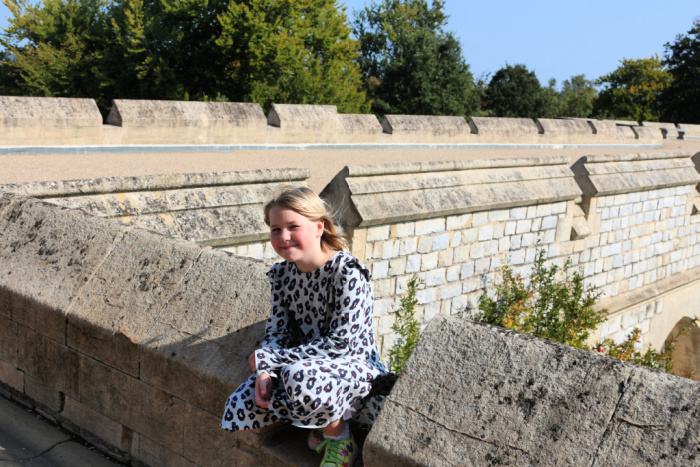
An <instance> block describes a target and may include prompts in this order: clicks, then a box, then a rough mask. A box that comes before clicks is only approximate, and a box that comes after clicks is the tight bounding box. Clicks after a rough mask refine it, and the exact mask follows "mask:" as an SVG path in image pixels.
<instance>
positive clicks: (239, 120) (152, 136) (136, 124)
mask: <svg viewBox="0 0 700 467" xmlns="http://www.w3.org/2000/svg"><path fill="white" fill-rule="evenodd" d="M106 123H107V124H108V125H112V126H116V127H120V130H118V131H109V132H108V133H107V134H106V137H108V138H109V139H110V141H109V142H110V143H111V144H222V143H230V144H236V143H259V142H261V141H263V142H264V141H265V139H266V135H267V120H266V118H265V114H264V113H263V111H262V108H261V107H260V105H259V104H250V103H235V102H194V101H156V100H137V99H133V100H131V99H115V100H113V101H112V109H111V110H110V112H109V115H108V116H107V119H106Z"/></svg>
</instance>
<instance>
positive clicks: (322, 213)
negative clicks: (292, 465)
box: [221, 186, 387, 466]
mask: <svg viewBox="0 0 700 467" xmlns="http://www.w3.org/2000/svg"><path fill="white" fill-rule="evenodd" d="M265 223H266V224H267V225H268V226H269V227H270V241H271V243H272V246H273V248H274V249H275V251H276V252H277V254H279V255H280V256H281V257H282V258H283V259H284V261H283V262H281V263H277V264H275V265H274V266H273V267H272V268H271V269H270V271H269V272H268V273H267V275H268V277H269V278H270V284H271V286H272V298H271V307H272V310H271V313H270V317H269V319H268V320H267V324H266V327H265V338H264V340H263V342H262V347H261V348H260V349H258V350H256V351H255V352H253V354H252V355H251V356H250V358H249V364H250V366H251V370H252V371H253V372H254V373H255V374H253V375H251V376H250V378H248V380H246V381H245V382H244V383H243V384H242V385H241V386H240V387H239V388H238V389H237V390H236V391H235V392H234V393H233V394H232V395H231V396H230V397H229V398H228V400H227V401H226V409H225V412H224V416H223V420H222V423H221V427H222V428H224V429H226V430H232V431H236V430H253V429H256V428H260V427H263V426H266V425H270V424H272V423H274V422H276V421H278V420H280V419H281V420H287V421H289V422H291V423H292V424H293V425H296V426H299V427H303V428H308V429H318V428H322V429H323V432H322V435H321V433H320V432H319V430H315V431H311V432H310V433H309V440H308V441H309V446H310V447H313V446H314V445H316V444H319V445H318V448H317V450H318V451H319V452H320V451H321V450H323V449H325V455H324V457H323V461H322V462H321V465H322V466H326V465H332V466H350V465H352V462H353V461H354V460H355V457H356V455H357V443H356V442H355V440H354V438H353V436H352V434H351V433H350V431H349V426H348V423H346V420H348V419H349V418H350V413H351V410H352V408H353V405H354V404H356V403H359V402H360V401H361V400H362V399H363V398H364V397H366V396H367V395H368V393H369V391H370V389H371V387H372V384H371V382H372V380H373V379H374V378H376V377H377V376H379V375H384V374H386V373H387V371H386V369H385V368H384V365H382V363H381V362H380V361H379V352H378V350H377V345H376V343H375V340H374V316H373V306H374V305H373V297H372V288H371V286H370V283H369V280H370V274H369V271H368V270H367V268H366V267H365V266H363V265H362V264H360V262H359V261H358V260H357V259H356V258H354V257H353V256H352V255H351V254H350V253H347V252H346V251H344V250H345V249H346V243H345V240H344V239H343V237H342V236H340V235H338V234H336V233H335V228H334V226H333V221H332V220H331V216H330V214H329V213H328V210H327V209H326V206H325V204H324V202H323V201H322V200H321V199H320V198H319V197H318V196H317V195H316V194H315V193H314V192H312V191H311V190H310V189H308V188H304V187H292V186H285V187H282V189H281V190H280V191H279V192H277V193H276V195H275V196H274V198H273V199H272V200H271V201H270V202H269V203H267V205H266V206H265Z"/></svg>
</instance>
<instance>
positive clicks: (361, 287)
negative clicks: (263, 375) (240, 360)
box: [255, 258, 372, 371]
mask: <svg viewBox="0 0 700 467" xmlns="http://www.w3.org/2000/svg"><path fill="white" fill-rule="evenodd" d="M371 312H372V291H371V286H370V283H369V271H367V269H366V268H364V267H363V266H361V265H360V264H359V263H358V262H357V261H356V260H354V258H353V259H351V260H349V261H347V262H344V263H341V264H340V265H339V267H338V271H337V272H336V275H335V278H334V281H333V289H332V294H331V300H330V301H329V303H328V311H327V313H330V315H328V316H327V317H326V319H327V320H328V323H329V326H328V329H327V330H326V332H324V333H323V334H322V336H321V337H320V338H318V339H315V340H313V341H311V342H309V343H308V344H305V345H299V346H296V347H292V348H272V347H266V346H263V347H262V348H261V349H259V350H257V351H256V353H255V356H256V359H255V360H256V365H257V369H258V371H271V370H275V369H277V368H281V367H283V366H286V365H289V364H290V363H293V362H296V361H299V360H305V359H312V358H320V359H327V358H342V357H352V356H354V355H355V348H356V347H358V342H359V340H360V339H359V337H360V335H361V334H362V331H363V326H365V323H366V316H367V315H368V314H371ZM360 347H361V346H360ZM360 358H364V355H363V356H361V357H360Z"/></svg>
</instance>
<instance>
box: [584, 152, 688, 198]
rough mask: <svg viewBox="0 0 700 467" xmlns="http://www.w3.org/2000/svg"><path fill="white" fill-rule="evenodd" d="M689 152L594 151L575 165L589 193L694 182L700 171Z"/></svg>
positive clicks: (643, 188) (604, 193)
mask: <svg viewBox="0 0 700 467" xmlns="http://www.w3.org/2000/svg"><path fill="white" fill-rule="evenodd" d="M690 158H691V154H687V153H662V154H625V155H593V156H587V157H585V158H582V159H581V160H579V161H578V162H577V163H576V164H574V166H573V167H572V168H573V170H574V173H575V174H576V179H577V181H578V182H579V184H580V185H581V187H582V188H583V190H584V193H585V194H586V195H588V196H602V195H613V194H618V193H633V192H638V191H644V190H652V189H660V188H668V187H675V186H681V185H693V184H696V183H700V175H698V172H697V171H696V170H695V165H694V164H693V161H692V160H691V159H690Z"/></svg>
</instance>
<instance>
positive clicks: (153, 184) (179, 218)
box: [0, 169, 310, 247]
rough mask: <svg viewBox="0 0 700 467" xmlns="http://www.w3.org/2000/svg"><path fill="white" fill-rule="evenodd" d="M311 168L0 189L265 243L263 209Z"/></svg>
mask: <svg viewBox="0 0 700 467" xmlns="http://www.w3.org/2000/svg"><path fill="white" fill-rule="evenodd" d="M309 176H310V171H309V170H308V169H265V170H251V171H247V172H218V173H201V174H173V175H147V176H142V177H114V178H100V179H89V180H69V181H50V182H30V183H17V184H9V185H0V192H12V193H19V194H22V195H27V196H32V197H36V198H43V199H44V200H46V201H48V202H51V203H54V204H58V205H61V206H66V207H71V208H78V209H82V210H84V211H86V212H88V213H90V214H93V215H95V216H99V217H108V218H114V219H116V220H119V221H120V222H122V223H123V224H127V225H134V226H138V227H142V228H145V229H147V230H152V231H156V232H160V233H163V234H167V235H173V236H176V237H180V238H184V239H186V240H191V241H194V242H197V243H200V244H204V245H209V246H217V247H218V246H231V245H236V244H242V243H246V242H252V241H260V240H266V239H267V238H268V235H269V231H268V228H267V226H266V225H265V223H264V221H263V218H262V211H263V209H262V208H263V205H264V203H265V202H267V200H268V199H269V198H270V196H271V193H272V191H273V190H274V188H275V187H276V186H279V185H281V184H293V185H305V184H306V183H305V181H306V179H308V177H309Z"/></svg>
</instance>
